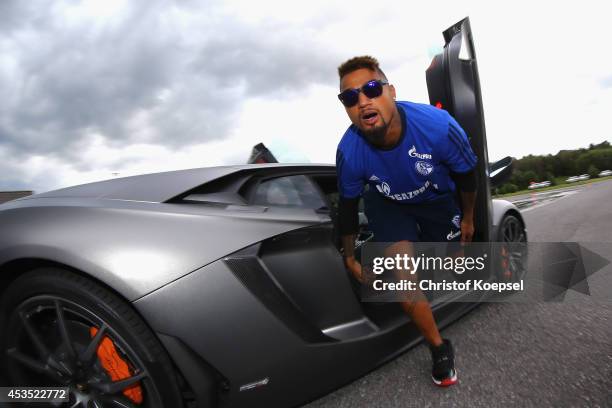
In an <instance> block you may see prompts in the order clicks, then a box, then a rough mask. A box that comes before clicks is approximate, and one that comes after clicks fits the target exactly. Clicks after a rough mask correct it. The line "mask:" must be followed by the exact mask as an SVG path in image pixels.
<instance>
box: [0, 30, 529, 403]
mask: <svg viewBox="0 0 612 408" xmlns="http://www.w3.org/2000/svg"><path fill="white" fill-rule="evenodd" d="M444 37H445V39H446V46H445V48H444V53H443V54H440V55H439V56H437V57H436V58H434V62H433V63H432V66H431V67H430V68H429V70H428V74H427V79H428V84H429V87H430V98H431V102H432V103H433V104H438V103H440V105H441V106H443V107H444V108H445V109H448V110H449V111H451V113H453V114H454V115H455V117H456V118H457V120H458V121H459V122H460V123H461V124H462V126H463V127H464V128H465V129H466V131H467V133H468V134H469V135H470V136H471V142H472V144H473V146H474V150H475V151H476V152H477V154H478V156H479V173H480V175H481V177H480V180H479V190H478V191H479V192H478V197H479V202H478V205H477V208H476V213H477V215H478V217H477V219H476V234H475V239H476V240H478V241H483V242H487V241H496V240H499V241H517V242H522V241H525V240H526V230H525V224H524V222H523V219H522V217H521V215H520V213H519V211H518V210H517V209H516V207H514V206H513V205H512V204H511V203H509V202H506V201H501V200H491V196H490V185H491V183H494V184H495V183H498V182H499V181H500V180H502V179H503V177H507V175H508V173H509V171H510V168H511V160H510V159H506V160H504V161H501V162H498V163H496V164H493V165H489V164H488V158H487V155H486V138H485V134H484V121H483V120H482V106H481V102H480V90H479V87H478V75H477V69H476V59H475V55H474V52H473V45H472V40H471V33H470V30H469V22H468V21H467V20H463V21H461V22H459V23H457V24H456V25H454V26H453V27H451V28H449V29H448V30H446V31H445V32H444ZM466 89H467V90H468V91H469V92H468V91H466ZM470 98H471V99H470ZM336 203H337V187H336V172H335V168H334V167H333V166H331V165H312V164H309V165H296V164H291V165H288V164H250V165H240V166H228V167H214V168H204V169H194V170H181V171H173V172H167V173H158V174H149V175H141V176H135V177H127V178H121V179H113V180H109V181H103V182H98V183H92V184H87V185H82V186H76V187H72V188H66V189H62V190H57V191H51V192H47V193H44V194H38V195H34V196H30V197H26V198H22V199H19V200H16V201H12V202H8V203H6V204H4V205H2V206H0V377H3V378H2V380H1V381H2V382H0V385H17V386H47V387H48V386H61V387H67V388H68V390H69V401H70V402H69V403H67V405H66V406H72V407H94V406H95V407H162V406H163V407H171V408H174V407H230V406H231V407H249V408H252V407H290V406H296V405H300V404H303V403H305V402H307V401H309V400H312V399H314V398H316V397H318V396H320V395H323V394H324V393H327V392H329V391H331V390H334V389H336V388H338V387H340V386H342V385H343V384H346V383H347V382H349V381H351V380H354V379H355V378H357V377H359V376H362V375H364V374H365V373H367V372H368V371H371V370H373V369H374V368H375V367H377V366H379V365H381V364H383V363H384V362H386V361H388V360H390V359H392V358H394V357H396V356H397V355H399V354H400V353H402V352H404V351H406V350H407V349H408V348H410V347H411V346H413V345H415V344H416V343H418V342H419V341H420V340H421V338H420V336H419V334H418V332H417V330H416V328H415V326H414V325H413V324H411V322H410V321H409V319H408V317H407V316H406V314H405V313H403V311H402V309H401V307H399V306H398V304H396V303H386V304H377V303H361V302H360V299H359V294H358V292H357V291H356V290H355V289H356V284H355V282H354V281H353V279H352V277H351V276H350V274H349V273H347V271H346V270H345V268H344V266H343V262H342V258H341V254H340V252H339V250H338V245H337V236H336V235H337V234H336V229H335V206H336ZM361 219H362V223H361V224H362V225H361V228H362V236H361V237H360V241H363V240H367V239H368V234H369V232H368V228H367V220H366V219H365V218H364V217H361ZM474 306H475V304H474V303H434V304H433V305H432V307H433V309H434V313H435V316H436V318H437V320H438V322H439V325H440V326H442V327H443V326H445V325H448V324H449V323H451V322H452V321H454V320H455V319H457V318H458V317H459V316H461V315H462V314H464V313H466V312H467V311H468V310H470V309H471V308H473V307H474ZM55 406H58V404H56V405H55Z"/></svg>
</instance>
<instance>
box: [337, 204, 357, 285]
mask: <svg viewBox="0 0 612 408" xmlns="http://www.w3.org/2000/svg"><path fill="white" fill-rule="evenodd" d="M358 205H359V197H356V198H344V197H342V196H340V201H339V203H338V230H339V232H340V236H341V243H342V249H343V253H344V263H345V265H346V267H347V268H348V269H349V270H350V271H351V273H352V274H353V276H355V278H356V279H357V280H359V281H361V280H362V277H361V265H360V264H359V262H357V260H356V259H355V252H354V250H355V238H356V237H357V234H358V232H359V211H358Z"/></svg>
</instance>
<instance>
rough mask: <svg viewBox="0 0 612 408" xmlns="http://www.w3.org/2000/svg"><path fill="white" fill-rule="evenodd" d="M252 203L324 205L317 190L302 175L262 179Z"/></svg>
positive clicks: (313, 206) (306, 206) (314, 206)
mask: <svg viewBox="0 0 612 408" xmlns="http://www.w3.org/2000/svg"><path fill="white" fill-rule="evenodd" d="M253 204H254V205H267V206H268V205H270V206H283V207H299V208H312V209H319V208H322V207H325V202H324V200H323V198H322V197H321V194H320V193H319V190H318V189H317V188H316V187H315V185H314V184H313V183H312V182H311V181H310V180H309V179H308V177H306V176H303V175H297V176H285V177H277V178H274V179H270V180H266V181H263V182H262V183H260V184H259V185H258V186H257V189H256V190H255V194H254V198H253Z"/></svg>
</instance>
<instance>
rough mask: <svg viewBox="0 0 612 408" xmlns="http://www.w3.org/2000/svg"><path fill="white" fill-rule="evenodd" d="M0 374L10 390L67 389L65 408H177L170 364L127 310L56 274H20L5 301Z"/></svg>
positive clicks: (1, 302) (0, 313) (75, 278)
mask: <svg viewBox="0 0 612 408" xmlns="http://www.w3.org/2000/svg"><path fill="white" fill-rule="evenodd" d="M101 353H102V354H101ZM103 360H104V361H103ZM113 365H114V366H121V367H120V368H117V367H114V368H113V367H112V366H113ZM0 367H1V370H2V371H5V370H6V371H5V372H4V373H3V376H4V377H6V379H7V380H8V381H9V383H10V384H9V385H17V386H50V385H54V386H61V387H68V388H69V395H70V403H69V406H76V407H80V406H83V407H87V406H90V405H88V404H91V406H121V405H124V406H128V407H139V408H149V407H172V408H174V407H182V406H183V399H182V397H181V392H180V390H179V387H178V385H177V374H176V372H175V370H174V367H173V365H172V363H171V361H170V358H169V357H168V355H167V353H166V351H165V350H164V348H163V347H162V345H161V344H160V342H159V340H158V339H157V338H156V336H155V334H154V333H153V332H152V330H151V329H150V328H149V327H148V326H147V325H146V323H145V322H144V321H143V320H142V318H141V317H140V316H139V315H138V314H137V313H136V311H135V310H134V309H133V308H132V307H131V306H130V304H129V303H127V302H126V301H125V300H123V299H122V298H120V297H119V296H118V295H116V294H115V293H113V292H112V291H111V290H109V289H107V288H106V287H104V286H102V285H101V284H99V283H96V282H95V281H93V280H91V279H89V278H86V277H83V276H81V275H80V274H77V273H73V272H70V271H67V270H63V269H59V268H42V269H37V270H33V271H29V272H26V273H25V274H23V275H22V276H20V277H18V278H17V279H16V280H15V281H14V282H13V283H12V284H11V285H10V286H9V287H8V288H7V289H6V290H5V292H4V293H3V297H2V298H1V299H0ZM121 369H122V370H123V372H121ZM136 379H138V380H137V381H136ZM120 380H124V383H123V384H121V385H119V384H118V382H119V381H120ZM126 383H129V384H128V385H127V386H126V387H125V388H124V387H123V385H124V384H126ZM118 387H121V388H118ZM78 400H82V401H83V402H82V403H81V404H79V405H75V404H76V402H77V401H78ZM93 401H96V402H98V405H94V404H93Z"/></svg>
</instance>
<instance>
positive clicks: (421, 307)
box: [385, 241, 442, 346]
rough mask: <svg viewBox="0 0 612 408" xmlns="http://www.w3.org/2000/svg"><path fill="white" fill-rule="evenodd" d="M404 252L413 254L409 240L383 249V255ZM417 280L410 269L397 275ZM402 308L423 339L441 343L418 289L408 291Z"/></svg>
mask: <svg viewBox="0 0 612 408" xmlns="http://www.w3.org/2000/svg"><path fill="white" fill-rule="evenodd" d="M404 254H406V255H408V256H409V257H412V256H413V255H414V247H413V245H412V242H410V241H399V242H396V243H395V244H392V245H390V246H389V247H387V249H386V250H385V256H387V257H395V256H396V255H400V256H403V255H404ZM400 275H401V276H402V278H404V279H407V280H411V281H413V282H417V276H416V273H415V274H411V273H410V271H402V272H401V273H400V274H398V276H400ZM401 305H402V309H404V311H405V312H406V313H407V314H408V315H409V316H410V319H412V321H413V322H414V324H415V325H416V326H417V328H418V329H419V331H420V332H421V334H422V335H423V337H425V340H427V342H428V343H429V344H431V345H433V346H439V345H440V344H442V337H440V332H439V331H438V326H437V325H436V321H435V319H434V317H433V313H432V312H431V307H430V305H429V301H428V300H427V298H426V297H425V295H424V294H423V292H421V290H420V289H417V290H416V291H410V293H409V294H408V295H407V298H406V300H405V301H403V302H402V303H401Z"/></svg>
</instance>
